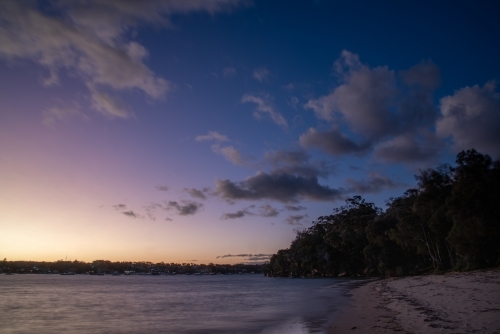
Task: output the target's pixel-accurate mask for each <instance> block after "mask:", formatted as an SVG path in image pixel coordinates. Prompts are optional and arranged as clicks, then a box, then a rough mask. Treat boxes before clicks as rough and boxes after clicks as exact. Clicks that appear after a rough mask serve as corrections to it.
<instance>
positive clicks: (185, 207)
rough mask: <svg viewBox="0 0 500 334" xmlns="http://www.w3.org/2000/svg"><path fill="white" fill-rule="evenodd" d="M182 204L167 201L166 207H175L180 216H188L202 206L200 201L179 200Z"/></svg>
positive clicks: (168, 208)
mask: <svg viewBox="0 0 500 334" xmlns="http://www.w3.org/2000/svg"><path fill="white" fill-rule="evenodd" d="M181 203H182V204H180V203H178V202H176V201H169V202H168V204H167V207H166V209H167V210H170V209H176V210H177V213H178V214H179V215H181V216H189V215H194V214H195V213H197V212H198V211H199V210H200V209H201V208H203V204H202V203H198V202H193V201H181Z"/></svg>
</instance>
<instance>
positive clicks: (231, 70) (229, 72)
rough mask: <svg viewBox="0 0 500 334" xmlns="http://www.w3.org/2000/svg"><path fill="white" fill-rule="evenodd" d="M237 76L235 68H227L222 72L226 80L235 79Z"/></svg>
mask: <svg viewBox="0 0 500 334" xmlns="http://www.w3.org/2000/svg"><path fill="white" fill-rule="evenodd" d="M235 75H236V69H235V68H234V67H226V68H224V69H223V70H222V76H223V77H224V78H229V77H233V76H235Z"/></svg>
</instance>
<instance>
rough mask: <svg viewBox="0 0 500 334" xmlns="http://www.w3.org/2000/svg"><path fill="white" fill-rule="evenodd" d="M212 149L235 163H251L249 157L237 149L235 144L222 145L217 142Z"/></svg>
mask: <svg viewBox="0 0 500 334" xmlns="http://www.w3.org/2000/svg"><path fill="white" fill-rule="evenodd" d="M212 151H214V153H217V154H220V155H222V156H223V157H224V158H226V160H227V161H230V162H232V163H233V164H235V165H240V166H245V165H248V164H249V161H248V160H249V159H247V158H244V157H243V156H242V155H241V153H240V151H238V150H237V149H235V148H234V147H233V146H224V147H221V146H219V145H217V144H215V145H212Z"/></svg>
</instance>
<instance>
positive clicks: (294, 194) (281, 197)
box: [214, 172, 342, 203]
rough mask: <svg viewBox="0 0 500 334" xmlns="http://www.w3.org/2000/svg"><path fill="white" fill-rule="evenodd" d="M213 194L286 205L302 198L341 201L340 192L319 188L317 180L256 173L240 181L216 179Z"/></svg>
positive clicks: (280, 174)
mask: <svg viewBox="0 0 500 334" xmlns="http://www.w3.org/2000/svg"><path fill="white" fill-rule="evenodd" d="M214 194H215V195H218V196H220V197H222V198H223V199H225V200H228V201H232V200H261V199H270V200H276V201H280V202H283V203H288V202H296V201H298V200H299V199H302V198H307V199H309V200H315V201H332V200H336V199H340V198H341V196H342V191H341V190H338V189H332V188H330V187H328V186H323V185H320V184H319V183H318V178H317V177H304V176H300V175H293V174H287V173H265V172H258V173H257V174H256V175H254V176H252V177H249V178H247V179H246V180H244V181H241V182H233V181H230V180H219V179H218V180H216V188H215V191H214Z"/></svg>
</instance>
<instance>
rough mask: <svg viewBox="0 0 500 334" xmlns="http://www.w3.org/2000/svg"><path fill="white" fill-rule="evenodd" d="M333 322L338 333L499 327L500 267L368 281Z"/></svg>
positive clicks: (330, 330) (478, 330) (465, 330)
mask: <svg viewBox="0 0 500 334" xmlns="http://www.w3.org/2000/svg"><path fill="white" fill-rule="evenodd" d="M351 295H352V297H351V300H350V302H349V304H348V306H347V308H346V310H345V311H343V312H340V313H339V315H338V316H337V318H336V319H335V320H334V322H333V323H332V324H331V325H330V326H329V328H328V333H329V334H337V333H392V332H399V333H500V269H498V268H497V269H490V270H479V271H472V272H462V273H455V272H450V273H446V274H442V275H421V276H412V277H398V278H389V279H382V280H377V281H375V282H369V283H367V284H366V285H362V286H360V287H358V288H355V289H354V290H352V291H351Z"/></svg>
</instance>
